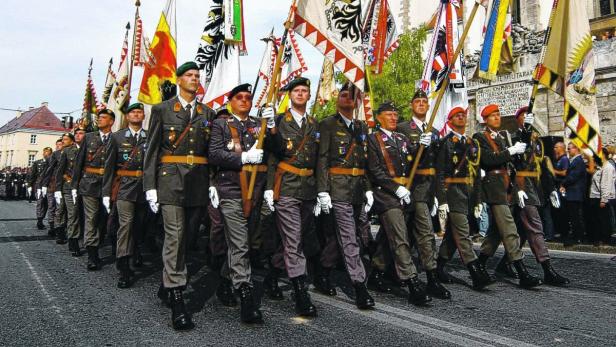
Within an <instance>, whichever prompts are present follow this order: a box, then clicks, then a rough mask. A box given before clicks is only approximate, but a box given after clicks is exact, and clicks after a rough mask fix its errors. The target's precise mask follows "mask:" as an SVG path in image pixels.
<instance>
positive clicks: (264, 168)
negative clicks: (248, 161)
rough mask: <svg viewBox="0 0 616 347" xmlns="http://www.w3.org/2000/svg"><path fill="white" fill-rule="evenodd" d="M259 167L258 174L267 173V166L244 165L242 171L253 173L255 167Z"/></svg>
mask: <svg viewBox="0 0 616 347" xmlns="http://www.w3.org/2000/svg"><path fill="white" fill-rule="evenodd" d="M255 166H256V167H257V172H267V165H244V166H242V171H252V170H253V169H254V167H255Z"/></svg>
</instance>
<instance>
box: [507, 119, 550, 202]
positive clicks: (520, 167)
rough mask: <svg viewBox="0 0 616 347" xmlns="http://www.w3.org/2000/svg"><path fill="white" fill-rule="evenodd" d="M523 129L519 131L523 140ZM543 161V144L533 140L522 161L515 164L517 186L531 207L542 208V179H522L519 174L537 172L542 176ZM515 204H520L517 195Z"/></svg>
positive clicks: (519, 136)
mask: <svg viewBox="0 0 616 347" xmlns="http://www.w3.org/2000/svg"><path fill="white" fill-rule="evenodd" d="M521 132H522V130H521V129H518V134H517V136H518V138H521ZM542 161H543V142H542V141H541V139H538V138H537V139H531V143H530V146H527V147H526V151H525V152H524V154H523V156H522V160H517V161H516V162H515V166H516V170H517V171H518V174H517V176H516V180H515V184H516V188H517V189H518V190H523V191H524V192H525V193H526V195H527V196H528V199H526V200H525V201H524V202H525V204H526V205H529V206H541V205H542V204H543V190H542V189H541V177H537V178H534V177H522V176H521V175H520V174H519V172H520V171H525V172H536V173H537V175H539V174H540V172H541V170H540V168H541V165H542ZM513 199H514V201H515V203H517V202H518V196H517V194H516V195H515V196H514V197H513Z"/></svg>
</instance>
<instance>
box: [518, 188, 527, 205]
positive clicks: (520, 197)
mask: <svg viewBox="0 0 616 347" xmlns="http://www.w3.org/2000/svg"><path fill="white" fill-rule="evenodd" d="M524 199H528V195H526V193H524V191H523V190H520V191H519V192H518V206H520V208H524V206H526V203H525V202H524Z"/></svg>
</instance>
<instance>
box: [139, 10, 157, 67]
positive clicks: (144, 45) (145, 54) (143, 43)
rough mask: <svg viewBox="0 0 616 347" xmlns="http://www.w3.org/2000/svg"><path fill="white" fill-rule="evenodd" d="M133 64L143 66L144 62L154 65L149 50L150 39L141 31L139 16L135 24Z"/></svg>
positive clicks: (154, 61)
mask: <svg viewBox="0 0 616 347" xmlns="http://www.w3.org/2000/svg"><path fill="white" fill-rule="evenodd" d="M134 50H135V61H134V65H135V66H145V65H146V64H148V65H150V66H154V65H155V64H156V60H155V59H154V56H153V55H152V52H151V51H150V40H149V39H148V38H147V36H145V34H144V32H143V22H142V21H141V17H140V16H137V21H136V26H135V47H134Z"/></svg>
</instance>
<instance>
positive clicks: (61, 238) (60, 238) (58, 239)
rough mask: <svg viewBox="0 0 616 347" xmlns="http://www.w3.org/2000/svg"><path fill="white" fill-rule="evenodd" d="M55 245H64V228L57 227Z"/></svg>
mask: <svg viewBox="0 0 616 347" xmlns="http://www.w3.org/2000/svg"><path fill="white" fill-rule="evenodd" d="M56 243H57V244H59V245H63V244H66V228H65V227H59V228H58V229H56Z"/></svg>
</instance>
